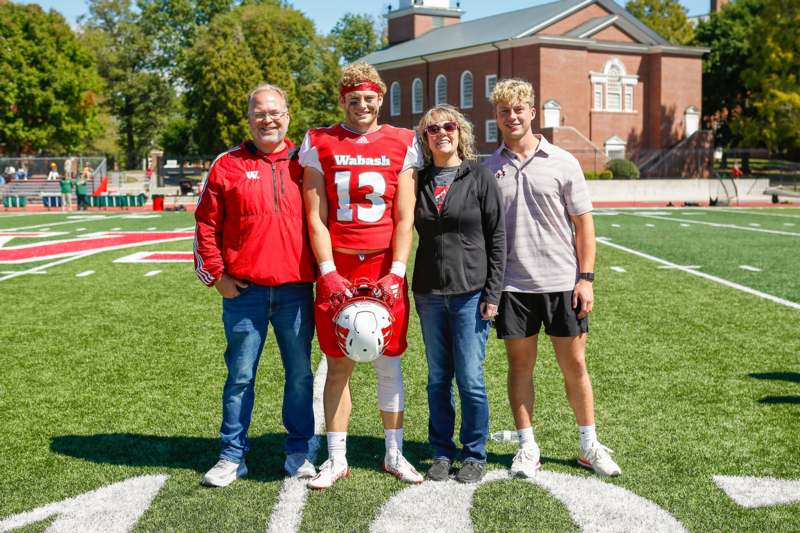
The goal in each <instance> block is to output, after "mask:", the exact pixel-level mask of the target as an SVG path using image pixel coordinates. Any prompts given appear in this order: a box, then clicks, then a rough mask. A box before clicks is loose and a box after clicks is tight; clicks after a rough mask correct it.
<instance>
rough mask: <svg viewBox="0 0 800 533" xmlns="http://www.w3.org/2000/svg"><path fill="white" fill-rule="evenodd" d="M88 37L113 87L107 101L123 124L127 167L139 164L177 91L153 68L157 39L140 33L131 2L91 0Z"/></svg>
mask: <svg viewBox="0 0 800 533" xmlns="http://www.w3.org/2000/svg"><path fill="white" fill-rule="evenodd" d="M82 22H83V24H84V29H85V31H84V34H83V39H84V41H85V42H86V43H87V44H88V45H89V46H90V47H91V49H92V50H94V51H95V56H96V60H97V64H98V68H99V71H100V74H101V75H102V76H103V78H104V79H105V80H106V84H107V86H108V87H109V88H110V91H109V95H108V98H107V100H106V102H105V103H106V105H107V106H108V109H109V111H110V112H111V114H113V115H114V116H115V117H116V119H117V122H118V123H119V144H120V145H121V146H122V147H123V149H124V153H125V166H126V168H135V167H136V166H138V162H139V160H140V159H141V158H142V157H144V156H145V155H146V153H147V151H148V150H149V149H151V148H153V147H154V146H155V140H156V139H157V138H158V136H159V134H160V130H161V128H162V127H163V125H164V123H165V121H166V118H167V114H168V112H169V109H170V108H171V107H172V105H173V103H174V100H175V91H174V89H173V88H172V86H171V85H170V83H169V82H168V81H167V80H166V79H165V78H164V76H162V75H161V73H159V72H158V71H157V70H154V69H153V54H154V39H153V36H152V35H149V34H148V33H147V32H144V31H142V29H141V27H140V24H139V23H140V19H139V15H138V13H137V12H136V11H135V10H134V9H133V7H132V5H131V1H130V0H92V1H91V3H90V5H89V17H88V18H87V19H85V20H83V21H82Z"/></svg>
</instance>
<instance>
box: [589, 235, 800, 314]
mask: <svg viewBox="0 0 800 533" xmlns="http://www.w3.org/2000/svg"><path fill="white" fill-rule="evenodd" d="M597 242H599V243H600V244H604V245H606V246H610V247H611V248H616V249H617V250H622V251H623V252H628V253H629V254H633V255H636V256H639V257H642V258H644V259H648V260H650V261H654V262H656V263H660V264H662V265H667V266H671V267H673V268H675V269H676V270H681V271H683V272H686V273H687V274H692V275H693V276H698V277H701V278H704V279H707V280H709V281H713V282H714V283H719V284H720V285H725V286H726V287H730V288H732V289H736V290H738V291H742V292H745V293H747V294H752V295H753V296H758V297H759V298H763V299H765V300H769V301H771V302H775V303H777V304H780V305H785V306H786V307H791V308H792V309H798V310H800V303H797V302H792V301H790V300H784V299H783V298H779V297H777V296H774V295H772V294H767V293H766V292H761V291H758V290H756V289H751V288H750V287H746V286H744V285H739V284H738V283H734V282H733V281H728V280H727V279H723V278H719V277H717V276H712V275H711V274H706V273H705V272H700V271H698V270H692V269H691V268H686V267H684V266H681V265H677V264H675V263H673V262H671V261H667V260H666V259H661V258H660V257H655V256H652V255H648V254H646V253H644V252H640V251H638V250H634V249H632V248H627V247H625V246H621V245H619V244H616V243H613V242H609V241H608V240H607V239H604V238H602V237H600V238H598V239H597Z"/></svg>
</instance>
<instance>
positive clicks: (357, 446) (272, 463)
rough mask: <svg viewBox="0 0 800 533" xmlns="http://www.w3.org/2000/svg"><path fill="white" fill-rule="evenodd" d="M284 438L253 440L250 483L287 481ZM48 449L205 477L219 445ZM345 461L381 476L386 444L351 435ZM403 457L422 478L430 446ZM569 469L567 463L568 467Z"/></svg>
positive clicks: (97, 439) (160, 441)
mask: <svg viewBox="0 0 800 533" xmlns="http://www.w3.org/2000/svg"><path fill="white" fill-rule="evenodd" d="M284 439H285V435H284V434H283V433H266V434H264V435H260V436H258V437H254V438H251V439H250V452H249V453H248V454H247V468H248V470H249V474H248V477H249V478H250V479H255V480H258V481H276V480H281V479H283V478H284V477H285V474H284V471H283V461H284V459H285V456H284V453H283V443H284ZM50 448H51V449H52V450H53V451H54V452H56V453H59V454H62V455H67V456H70V457H76V458H78V459H84V460H86V461H91V462H94V463H105V464H113V465H125V466H147V467H159V466H160V467H166V468H182V469H186V470H193V471H195V472H197V473H198V474H202V473H205V471H206V470H208V469H209V468H210V467H211V466H212V465H213V464H214V462H215V461H216V459H217V455H216V454H217V452H218V451H219V440H218V439H210V438H204V437H181V436H174V437H164V436H157V435H141V434H135V433H110V434H97V435H61V436H58V437H54V438H53V439H52V441H51V443H50ZM326 448H327V443H326V439H325V438H324V437H321V438H320V442H319V451H318V452H317V457H316V461H315V462H316V464H317V465H319V464H321V463H322V462H323V461H324V460H325V459H326V458H327V455H328V453H327V449H326ZM347 449H348V452H347V460H348V462H349V463H350V466H352V467H356V468H364V469H368V470H371V469H376V470H383V455H384V452H385V445H384V439H383V438H378V437H368V436H361V435H348V437H347ZM403 453H404V454H405V456H406V458H407V459H408V460H409V461H411V463H412V464H414V465H415V466H417V467H418V468H419V470H420V471H421V472H423V473H424V471H425V470H427V468H428V466H429V465H430V462H431V453H430V447H429V446H428V444H427V443H421V442H414V441H406V442H405V443H404V445H403ZM512 457H513V456H511V455H508V456H507V455H496V454H491V453H490V454H489V457H488V460H489V461H490V462H492V463H495V464H501V465H508V466H510V465H511V459H512ZM555 461H558V460H555ZM564 463H565V464H566V463H567V462H566V461H564Z"/></svg>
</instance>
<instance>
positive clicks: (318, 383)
mask: <svg viewBox="0 0 800 533" xmlns="http://www.w3.org/2000/svg"><path fill="white" fill-rule="evenodd" d="M327 376H328V361H327V360H326V359H325V356H324V355H323V356H322V360H321V361H320V362H319V366H317V372H316V374H314V433H315V434H316V436H315V437H314V438H313V439H311V442H310V443H309V447H308V458H309V460H310V461H311V462H312V463H313V462H315V459H316V455H317V450H318V449H319V435H320V434H321V433H322V431H323V430H324V429H325V414H324V411H323V406H322V391H323V390H324V389H325V378H326V377H327ZM307 483H308V481H307V480H305V479H295V478H286V480H285V481H284V482H283V487H281V492H280V493H279V494H278V503H277V504H275V508H274V509H273V510H272V514H271V515H270V517H269V524H268V525H267V532H268V533H284V532H292V533H294V532H295V531H298V530H299V529H300V521H301V520H302V518H303V508H304V507H305V505H306V499H307V498H308V487H307V486H306V484H307Z"/></svg>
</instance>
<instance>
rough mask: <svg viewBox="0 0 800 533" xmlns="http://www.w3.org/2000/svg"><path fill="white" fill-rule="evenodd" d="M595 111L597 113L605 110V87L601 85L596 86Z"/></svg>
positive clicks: (596, 84)
mask: <svg viewBox="0 0 800 533" xmlns="http://www.w3.org/2000/svg"><path fill="white" fill-rule="evenodd" d="M594 109H595V110H596V111H602V109H603V85H602V84H601V83H595V84H594Z"/></svg>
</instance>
